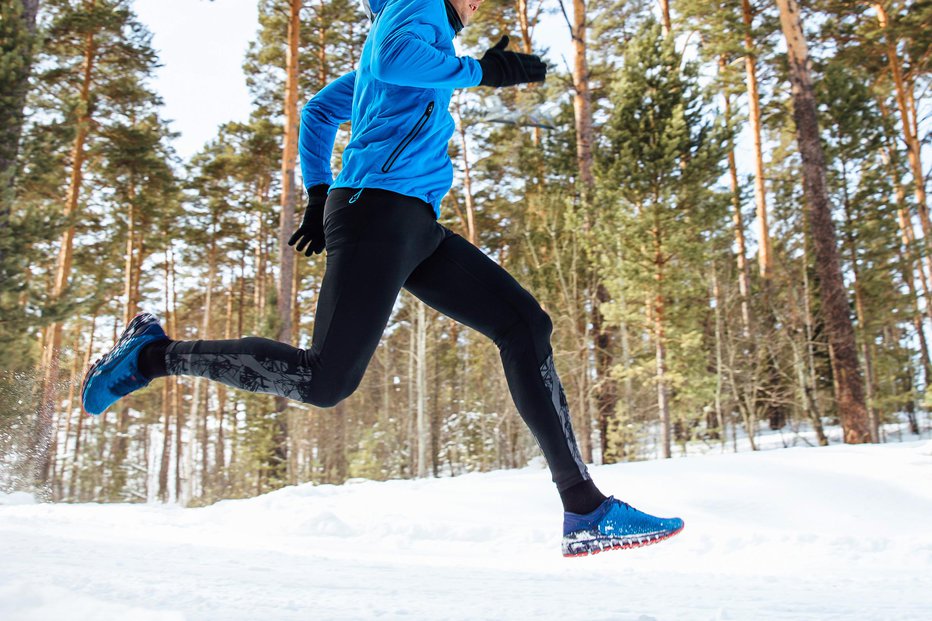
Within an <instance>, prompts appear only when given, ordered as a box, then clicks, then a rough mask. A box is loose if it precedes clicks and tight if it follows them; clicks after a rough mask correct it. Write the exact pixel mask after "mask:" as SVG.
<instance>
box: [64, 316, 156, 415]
mask: <svg viewBox="0 0 932 621" xmlns="http://www.w3.org/2000/svg"><path fill="white" fill-rule="evenodd" d="M163 340H168V336H166V334H165V331H164V330H162V326H160V325H159V320H158V319H156V318H155V317H154V316H153V315H150V314H149V313H140V314H138V315H136V316H135V317H133V320H132V321H130V322H129V325H128V326H126V329H125V330H123V334H121V335H120V339H119V340H118V341H117V342H116V345H114V346H113V348H112V349H111V350H110V351H108V352H107V353H106V354H104V356H103V358H99V359H98V360H97V362H95V363H94V364H93V366H91V368H90V369H88V371H87V374H86V375H85V376H84V386H83V387H82V388H81V403H82V405H83V406H84V410H85V411H86V412H88V413H89V414H100V413H101V412H103V411H104V410H106V409H107V408H108V407H110V406H111V405H113V404H114V403H115V402H116V401H117V400H119V399H120V398H121V397H125V396H126V395H128V394H129V393H131V392H133V391H135V390H139V389H140V388H142V387H144V386H147V385H148V384H149V381H150V380H149V378H147V377H144V376H143V375H142V373H140V372H139V367H138V366H137V363H138V360H139V351H140V350H141V349H142V348H143V346H145V345H148V344H149V343H152V342H154V341H163Z"/></svg>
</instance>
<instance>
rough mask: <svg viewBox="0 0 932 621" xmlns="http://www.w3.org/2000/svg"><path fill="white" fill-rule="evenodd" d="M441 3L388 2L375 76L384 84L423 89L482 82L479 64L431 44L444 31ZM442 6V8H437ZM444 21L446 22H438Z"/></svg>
mask: <svg viewBox="0 0 932 621" xmlns="http://www.w3.org/2000/svg"><path fill="white" fill-rule="evenodd" d="M442 6H443V5H442V4H441V3H439V2H435V3H430V2H426V1H424V0H394V1H389V2H388V3H387V4H386V6H385V7H384V8H383V9H382V10H381V12H380V13H379V16H378V20H379V23H378V25H377V27H376V28H375V29H374V31H373V33H372V34H373V35H374V36H375V40H374V41H373V43H374V44H375V47H374V52H375V54H374V58H373V61H372V73H373V75H374V76H375V77H376V78H377V79H379V80H382V81H383V82H390V83H392V84H399V85H401V86H416V87H420V88H466V87H469V86H477V85H478V84H479V82H480V80H482V68H481V67H480V66H479V61H477V60H476V59H475V58H470V57H468V56H450V55H447V54H444V53H443V52H441V51H440V50H438V49H437V48H435V47H434V46H433V45H432V44H431V42H432V41H433V40H434V39H435V36H436V33H437V32H438V31H442V30H443V28H445V26H446V24H445V20H446V16H445V15H444V14H443V11H442ZM438 7H440V8H438ZM440 20H443V22H444V23H439V22H440Z"/></svg>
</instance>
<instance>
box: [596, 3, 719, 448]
mask: <svg viewBox="0 0 932 621" xmlns="http://www.w3.org/2000/svg"><path fill="white" fill-rule="evenodd" d="M697 71H698V68H697V66H696V65H695V64H694V63H689V62H683V58H682V56H681V54H680V53H679V52H677V50H676V49H675V47H674V42H673V40H672V38H669V37H665V36H664V35H663V29H662V27H661V26H660V24H658V23H656V22H654V21H648V22H646V23H645V24H644V25H643V26H642V28H641V30H640V32H639V33H638V35H637V36H636V37H635V38H634V39H633V40H632V41H631V43H630V44H629V47H628V53H627V54H626V56H625V63H624V66H623V68H622V69H621V70H620V72H619V75H618V81H617V84H616V86H615V87H614V90H613V97H612V99H613V102H614V109H613V110H612V112H611V114H610V117H609V119H608V121H607V123H606V127H605V128H604V133H605V135H606V137H607V138H608V143H607V145H606V147H607V148H606V149H605V151H604V152H603V153H602V154H601V157H600V160H601V166H600V173H601V174H600V186H601V189H602V191H601V195H602V196H604V197H605V198H604V199H603V202H605V203H607V204H610V205H612V208H611V209H610V210H608V211H609V213H611V217H610V218H609V216H607V215H606V216H604V219H605V221H606V222H605V225H604V226H603V227H601V228H600V230H599V232H600V235H601V237H602V238H603V239H604V240H605V242H604V248H605V254H606V255H607V256H610V257H611V260H610V261H608V262H607V264H605V265H604V268H603V269H605V270H606V277H607V278H610V280H608V283H609V285H608V289H609V291H610V292H612V294H613V302H612V303H610V304H608V305H607V306H608V308H609V310H610V312H611V316H612V317H613V319H614V321H616V322H619V321H620V320H621V319H622V318H624V319H625V320H627V321H632V319H633V318H632V317H631V316H630V314H629V316H627V317H623V314H624V313H630V310H626V309H625V307H624V306H622V304H621V300H629V301H630V302H626V303H625V306H627V305H628V304H638V305H643V314H642V316H641V318H640V320H639V324H640V327H642V328H643V329H644V330H645V331H646V332H647V333H648V334H650V337H651V339H652V341H653V353H654V355H653V382H654V384H655V388H656V402H655V403H656V407H657V410H658V412H659V416H658V418H659V422H660V425H661V432H660V433H661V439H660V442H659V445H660V449H659V451H660V454H661V455H662V456H663V457H669V456H670V455H671V437H672V429H673V419H672V415H671V400H672V399H673V398H674V392H675V390H681V386H682V384H681V379H680V378H682V377H684V376H685V374H688V369H689V368H690V367H691V366H693V365H691V363H692V362H694V361H693V360H691V358H692V357H693V356H695V355H696V354H697V353H698V352H697V350H696V348H697V346H698V344H699V342H698V341H697V338H698V336H699V332H698V330H699V328H698V325H699V324H697V323H696V322H697V321H701V317H696V315H695V313H692V315H691V316H690V313H688V312H685V311H686V309H689V308H691V307H692V308H695V306H692V305H693V304H695V302H696V300H697V298H698V299H700V300H701V299H704V297H705V296H706V283H705V282H703V280H702V278H701V272H702V266H703V263H704V257H705V256H706V253H707V252H708V248H707V247H706V243H708V240H707V239H706V234H705V231H710V230H714V226H715V224H718V221H719V218H720V217H721V216H722V215H723V214H722V213H721V209H723V208H724V206H725V205H727V201H722V200H721V197H720V196H718V195H717V194H716V193H715V191H714V189H713V186H714V182H715V180H716V179H718V177H719V175H720V174H721V169H720V163H721V161H722V158H723V156H724V153H723V152H722V148H721V146H720V145H721V144H722V142H723V141H722V140H721V138H722V133H721V128H716V127H715V126H713V125H712V124H711V123H710V121H709V120H708V119H707V118H705V109H706V107H707V105H708V104H707V102H706V101H705V98H704V96H703V95H702V94H701V92H700V88H699V85H698V79H697ZM608 253H610V254H608ZM697 276H699V278H698V279H697ZM646 292H650V293H649V294H648V293H646ZM703 306H706V305H705V304H703ZM641 360H642V362H643V363H644V364H645V365H646V363H647V362H646V359H643V358H642V359H641ZM626 372H627V373H631V372H633V371H632V370H631V369H628V370H627V371H626ZM640 373H641V374H640V375H639V377H643V378H644V379H646V377H647V373H648V371H647V368H646V366H645V367H642V370H641V372H640ZM692 390H693V391H694V392H701V389H700V388H699V386H698V385H695V386H694V387H693V389H692ZM684 396H685V395H684ZM676 398H681V397H680V395H676ZM687 424H688V423H687Z"/></svg>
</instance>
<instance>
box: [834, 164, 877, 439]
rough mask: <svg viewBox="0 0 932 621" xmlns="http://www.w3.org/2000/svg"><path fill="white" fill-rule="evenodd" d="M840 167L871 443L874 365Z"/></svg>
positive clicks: (844, 176)
mask: <svg viewBox="0 0 932 621" xmlns="http://www.w3.org/2000/svg"><path fill="white" fill-rule="evenodd" d="M841 166H842V181H841V183H842V195H843V201H842V202H843V204H844V205H843V206H844V211H845V219H846V220H847V223H846V224H847V226H846V227H845V228H846V229H847V231H846V233H847V234H846V241H847V242H848V255H849V260H850V261H851V274H852V276H853V277H854V282H853V285H854V310H855V316H856V317H857V320H858V324H857V332H859V333H860V338H861V357H862V359H863V360H864V382H865V384H864V386H865V389H866V390H865V392H866V394H865V397H866V404H865V405H866V407H867V420H868V424H869V428H870V434H871V442H879V441H880V423H879V420H878V415H877V410H876V407H877V406H876V400H875V398H874V364H873V358H872V356H871V349H870V335H869V334H868V332H867V326H866V321H867V312H866V309H865V308H864V292H863V286H862V283H861V266H860V264H859V261H858V252H857V240H856V239H855V236H854V221H855V217H854V215H853V214H852V213H851V211H852V208H851V201H850V198H849V196H848V179H847V171H846V163H845V162H844V161H842V162H841Z"/></svg>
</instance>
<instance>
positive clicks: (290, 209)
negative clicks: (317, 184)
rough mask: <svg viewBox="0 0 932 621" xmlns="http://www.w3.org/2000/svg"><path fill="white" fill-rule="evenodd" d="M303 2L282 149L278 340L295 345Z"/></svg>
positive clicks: (295, 19)
mask: <svg viewBox="0 0 932 621" xmlns="http://www.w3.org/2000/svg"><path fill="white" fill-rule="evenodd" d="M302 4H303V3H302V1H301V0H291V2H290V16H289V20H288V41H287V44H288V47H287V48H286V54H285V103H284V112H285V128H284V129H285V134H284V141H283V148H282V195H281V214H280V218H279V229H278V256H279V262H278V264H279V274H278V320H279V326H278V340H279V341H281V342H283V343H291V342H292V339H293V334H292V326H291V303H292V295H293V293H292V280H293V279H294V260H295V252H294V250H293V249H292V248H291V247H290V246H289V245H288V238H289V237H291V234H292V233H293V232H294V227H295V209H296V206H297V191H296V188H295V185H296V183H295V164H296V160H297V154H298V123H299V115H298V77H299V76H298V46H299V43H300V38H301V5H302Z"/></svg>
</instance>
